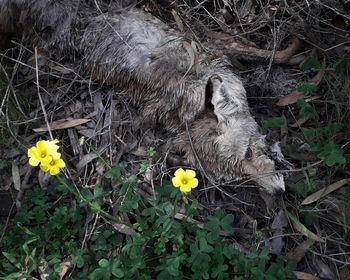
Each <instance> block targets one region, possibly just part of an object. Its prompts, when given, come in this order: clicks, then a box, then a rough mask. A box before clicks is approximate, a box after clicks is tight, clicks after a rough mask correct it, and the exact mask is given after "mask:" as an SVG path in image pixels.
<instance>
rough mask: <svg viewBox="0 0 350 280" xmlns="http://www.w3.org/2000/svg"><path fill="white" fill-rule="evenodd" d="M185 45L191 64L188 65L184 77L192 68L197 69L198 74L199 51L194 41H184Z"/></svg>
mask: <svg viewBox="0 0 350 280" xmlns="http://www.w3.org/2000/svg"><path fill="white" fill-rule="evenodd" d="M183 45H184V47H185V49H186V51H187V53H188V55H189V57H190V66H189V67H188V69H187V71H186V73H185V75H184V77H185V76H186V75H187V74H188V73H189V72H190V71H191V69H192V68H194V69H195V71H196V73H197V74H198V71H199V69H198V51H197V46H196V43H195V42H194V41H192V42H191V44H190V43H188V42H186V41H185V42H183Z"/></svg>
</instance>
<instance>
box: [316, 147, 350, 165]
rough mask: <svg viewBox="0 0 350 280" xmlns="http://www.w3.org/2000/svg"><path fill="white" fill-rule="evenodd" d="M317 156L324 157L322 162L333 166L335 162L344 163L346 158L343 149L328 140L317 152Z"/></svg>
mask: <svg viewBox="0 0 350 280" xmlns="http://www.w3.org/2000/svg"><path fill="white" fill-rule="evenodd" d="M317 156H318V157H319V158H321V159H322V158H323V159H324V163H325V164H326V165H327V166H334V165H335V164H344V163H346V159H345V157H344V156H343V151H342V150H341V148H340V147H339V146H338V145H337V144H335V143H333V142H330V143H328V144H327V145H325V146H324V147H323V150H322V152H320V153H319V154H317Z"/></svg>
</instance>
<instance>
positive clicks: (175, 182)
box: [171, 177, 181, 188]
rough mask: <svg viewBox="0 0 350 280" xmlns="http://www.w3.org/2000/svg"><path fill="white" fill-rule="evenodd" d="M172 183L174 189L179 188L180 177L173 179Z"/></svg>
mask: <svg viewBox="0 0 350 280" xmlns="http://www.w3.org/2000/svg"><path fill="white" fill-rule="evenodd" d="M171 182H172V183H173V185H174V187H176V188H178V187H180V185H181V181H180V179H179V178H178V177H173V178H172V179H171Z"/></svg>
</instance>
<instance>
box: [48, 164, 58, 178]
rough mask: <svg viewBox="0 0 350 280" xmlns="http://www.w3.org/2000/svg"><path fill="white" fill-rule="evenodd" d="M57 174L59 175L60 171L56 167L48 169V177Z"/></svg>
mask: <svg viewBox="0 0 350 280" xmlns="http://www.w3.org/2000/svg"><path fill="white" fill-rule="evenodd" d="M58 173H60V169H59V168H58V167H57V166H55V165H54V166H52V167H51V168H50V175H52V176H55V175H57V174H58Z"/></svg>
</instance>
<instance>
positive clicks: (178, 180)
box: [171, 168, 198, 192]
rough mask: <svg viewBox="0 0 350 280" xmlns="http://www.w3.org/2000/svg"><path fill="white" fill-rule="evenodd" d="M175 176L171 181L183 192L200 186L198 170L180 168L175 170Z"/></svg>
mask: <svg viewBox="0 0 350 280" xmlns="http://www.w3.org/2000/svg"><path fill="white" fill-rule="evenodd" d="M174 175H175V177H173V178H172V180H171V182H172V183H173V185H174V187H176V188H180V191H182V192H190V191H191V189H194V188H196V187H197V186H198V179H197V178H196V172H195V171H193V170H191V169H186V170H184V169H182V168H179V169H177V170H176V171H175V174H174Z"/></svg>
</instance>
